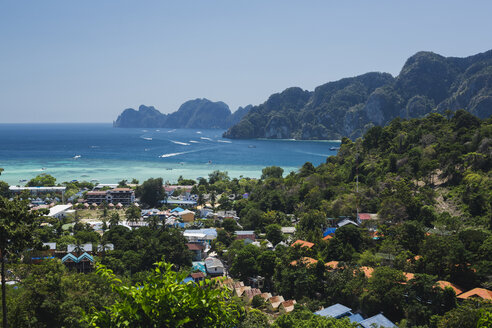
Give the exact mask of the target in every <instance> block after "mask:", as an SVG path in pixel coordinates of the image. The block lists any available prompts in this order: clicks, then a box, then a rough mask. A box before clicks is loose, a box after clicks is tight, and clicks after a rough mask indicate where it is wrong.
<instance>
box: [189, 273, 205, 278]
mask: <svg viewBox="0 0 492 328" xmlns="http://www.w3.org/2000/svg"><path fill="white" fill-rule="evenodd" d="M191 278H193V279H200V278H205V275H204V274H203V272H195V273H192V274H191Z"/></svg>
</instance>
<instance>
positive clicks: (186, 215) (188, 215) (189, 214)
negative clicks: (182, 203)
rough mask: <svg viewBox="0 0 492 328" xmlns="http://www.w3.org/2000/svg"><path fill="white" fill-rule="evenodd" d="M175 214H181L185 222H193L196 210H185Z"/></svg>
mask: <svg viewBox="0 0 492 328" xmlns="http://www.w3.org/2000/svg"><path fill="white" fill-rule="evenodd" d="M175 214H176V215H177V216H179V217H180V218H181V220H183V222H193V221H194V220H195V212H193V211H190V210H183V211H181V212H177V213H175Z"/></svg>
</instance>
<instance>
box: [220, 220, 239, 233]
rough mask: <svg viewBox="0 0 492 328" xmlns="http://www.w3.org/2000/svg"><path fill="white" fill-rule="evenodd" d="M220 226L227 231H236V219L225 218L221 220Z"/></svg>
mask: <svg viewBox="0 0 492 328" xmlns="http://www.w3.org/2000/svg"><path fill="white" fill-rule="evenodd" d="M222 228H224V230H225V231H227V232H229V233H234V231H236V229H237V223H236V220H234V219H231V218H225V219H224V221H223V222H222Z"/></svg>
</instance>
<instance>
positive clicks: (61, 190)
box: [9, 186, 67, 203]
mask: <svg viewBox="0 0 492 328" xmlns="http://www.w3.org/2000/svg"><path fill="white" fill-rule="evenodd" d="M9 190H10V192H12V193H14V194H20V193H21V192H23V191H25V190H26V191H29V192H30V193H31V194H32V195H39V194H61V196H62V202H63V203H64V202H65V191H66V190H67V188H66V187H18V186H10V187H9Z"/></svg>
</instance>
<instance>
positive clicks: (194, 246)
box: [186, 243, 205, 251]
mask: <svg viewBox="0 0 492 328" xmlns="http://www.w3.org/2000/svg"><path fill="white" fill-rule="evenodd" d="M186 246H188V249H189V250H190V251H201V250H203V249H205V246H203V245H200V244H193V243H189V244H186Z"/></svg>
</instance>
